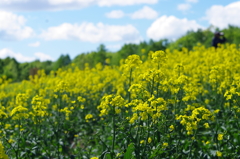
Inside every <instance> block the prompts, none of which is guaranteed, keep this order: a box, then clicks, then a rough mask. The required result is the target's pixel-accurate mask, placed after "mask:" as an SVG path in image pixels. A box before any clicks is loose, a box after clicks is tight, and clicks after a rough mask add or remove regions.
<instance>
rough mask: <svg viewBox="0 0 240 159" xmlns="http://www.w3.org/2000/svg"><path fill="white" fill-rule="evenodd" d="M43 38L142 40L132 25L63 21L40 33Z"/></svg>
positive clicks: (90, 40) (103, 40)
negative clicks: (70, 22)
mask: <svg viewBox="0 0 240 159" xmlns="http://www.w3.org/2000/svg"><path fill="white" fill-rule="evenodd" d="M40 36H41V37H42V38H44V39H45V40H80V41H88V42H107V41H124V42H139V41H140V40H142V38H141V37H140V34H139V32H138V30H137V29H136V28H135V27H134V26H132V25H130V24H129V25H122V26H121V25H107V24H103V23H98V24H96V25H95V24H93V23H87V22H85V23H82V24H80V25H79V24H69V23H63V24H62V25H60V26H56V27H50V28H48V29H47V30H46V31H44V32H43V33H42V34H41V35H40Z"/></svg>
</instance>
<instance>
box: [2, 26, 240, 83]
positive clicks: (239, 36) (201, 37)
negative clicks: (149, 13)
mask: <svg viewBox="0 0 240 159" xmlns="http://www.w3.org/2000/svg"><path fill="white" fill-rule="evenodd" d="M211 30H213V29H212V28H211V27H209V28H208V29H206V30H201V29H199V30H197V31H189V32H188V33H187V34H186V35H184V36H182V37H180V38H179V39H177V40H176V41H170V40H168V39H161V40H159V41H153V40H150V41H149V42H145V41H143V42H141V43H140V44H125V45H124V46H122V48H121V49H120V50H119V51H117V52H109V51H108V50H107V49H106V47H105V46H104V45H103V44H101V45H100V46H99V47H98V48H97V50H96V51H92V52H88V53H80V54H79V55H78V56H76V57H75V58H74V59H71V58H70V57H69V55H61V56H60V57H59V58H58V59H57V60H56V61H54V62H52V61H44V62H40V61H39V60H36V61H33V62H25V63H19V62H18V61H16V60H15V59H14V58H10V57H8V58H5V59H0V77H2V76H3V75H5V76H6V77H7V79H12V80H13V81H14V82H19V81H22V80H28V79H29V75H34V74H36V72H37V71H36V70H39V69H44V70H45V72H46V74H49V73H50V71H51V70H54V71H56V70H58V68H62V67H65V66H68V65H69V64H70V63H75V64H76V66H78V67H79V68H80V69H84V67H85V63H88V64H89V67H90V68H93V67H94V66H95V65H96V64H97V63H102V64H104V65H105V64H108V63H106V59H110V63H109V65H119V62H120V60H121V59H125V58H126V57H128V56H129V55H132V54H137V55H140V56H141V55H142V54H146V53H148V52H149V51H157V50H166V49H169V50H171V51H173V50H179V51H181V50H182V48H187V49H188V50H192V49H193V47H194V46H196V45H197V44H198V43H201V44H202V45H204V46H205V47H211V40H212V38H213V32H212V31H211ZM217 30H218V29H217ZM222 31H223V32H224V34H225V36H226V38H227V42H228V43H233V44H240V28H239V27H236V26H229V27H228V28H226V29H224V30H222Z"/></svg>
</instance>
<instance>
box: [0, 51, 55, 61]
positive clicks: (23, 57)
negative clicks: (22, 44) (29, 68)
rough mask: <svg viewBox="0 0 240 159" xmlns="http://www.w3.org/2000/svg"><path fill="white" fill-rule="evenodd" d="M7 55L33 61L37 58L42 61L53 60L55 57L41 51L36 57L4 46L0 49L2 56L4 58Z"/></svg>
mask: <svg viewBox="0 0 240 159" xmlns="http://www.w3.org/2000/svg"><path fill="white" fill-rule="evenodd" d="M6 57H12V58H15V59H16V60H17V61H18V62H32V61H34V60H37V59H39V60H40V61H46V60H53V58H51V57H50V56H49V55H46V54H44V53H41V52H37V53H35V54H34V57H28V56H24V55H23V54H21V53H15V52H13V51H12V50H10V49H8V48H4V49H2V50H0V58H3V59H4V58H6Z"/></svg>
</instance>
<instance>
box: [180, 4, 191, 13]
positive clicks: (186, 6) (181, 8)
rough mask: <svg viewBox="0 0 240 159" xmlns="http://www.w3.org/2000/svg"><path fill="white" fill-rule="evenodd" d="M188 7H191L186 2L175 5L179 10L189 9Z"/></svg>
mask: <svg viewBox="0 0 240 159" xmlns="http://www.w3.org/2000/svg"><path fill="white" fill-rule="evenodd" d="M190 8H191V5H190V4H188V3H183V4H179V5H178V6H177V9H178V10H180V11H186V10H189V9H190Z"/></svg>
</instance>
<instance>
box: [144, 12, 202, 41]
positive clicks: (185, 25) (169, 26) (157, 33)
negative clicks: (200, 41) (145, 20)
mask: <svg viewBox="0 0 240 159" xmlns="http://www.w3.org/2000/svg"><path fill="white" fill-rule="evenodd" d="M199 28H203V27H202V26H201V25H199V24H197V22H196V21H195V20H188V19H186V18H184V19H178V18H176V17H175V16H169V17H168V16H165V15H164V16H161V17H160V18H158V19H157V20H155V21H154V22H153V23H152V25H151V26H150V27H149V28H148V30H147V36H148V37H149V38H151V39H153V40H159V39H164V38H167V39H171V40H175V39H177V38H179V37H181V36H182V35H184V34H185V33H186V32H187V31H189V30H194V31H196V30H197V29H199Z"/></svg>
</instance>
